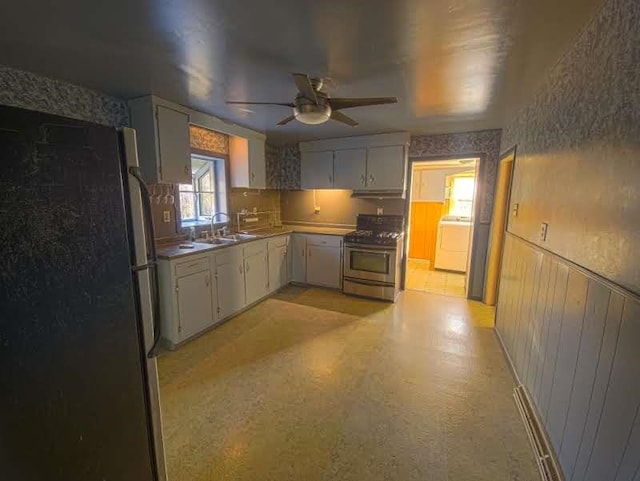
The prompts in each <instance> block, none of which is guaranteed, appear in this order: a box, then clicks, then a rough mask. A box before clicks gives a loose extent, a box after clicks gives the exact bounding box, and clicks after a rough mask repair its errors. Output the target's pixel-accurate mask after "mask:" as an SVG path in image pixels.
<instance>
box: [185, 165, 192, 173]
mask: <svg viewBox="0 0 640 481" xmlns="http://www.w3.org/2000/svg"><path fill="white" fill-rule="evenodd" d="M184 173H185V174H187V175H191V167H189V166H188V165H185V166H184Z"/></svg>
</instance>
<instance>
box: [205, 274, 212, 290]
mask: <svg viewBox="0 0 640 481" xmlns="http://www.w3.org/2000/svg"><path fill="white" fill-rule="evenodd" d="M204 283H205V285H206V286H207V287H209V284H210V283H211V281H210V280H209V276H205V278H204Z"/></svg>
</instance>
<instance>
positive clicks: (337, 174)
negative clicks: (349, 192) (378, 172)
mask: <svg viewBox="0 0 640 481" xmlns="http://www.w3.org/2000/svg"><path fill="white" fill-rule="evenodd" d="M333 176H334V178H333V188H334V189H353V190H358V189H364V188H365V187H366V184H367V149H348V150H336V151H335V152H334V155H333Z"/></svg>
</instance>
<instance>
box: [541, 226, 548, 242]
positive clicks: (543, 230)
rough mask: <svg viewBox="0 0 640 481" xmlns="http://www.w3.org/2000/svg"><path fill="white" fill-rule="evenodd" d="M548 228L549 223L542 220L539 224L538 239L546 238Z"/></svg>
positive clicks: (544, 239) (543, 239)
mask: <svg viewBox="0 0 640 481" xmlns="http://www.w3.org/2000/svg"><path fill="white" fill-rule="evenodd" d="M548 229H549V224H547V223H546V222H543V223H542V224H541V225H540V240H541V241H542V242H544V241H546V240H547V230H548Z"/></svg>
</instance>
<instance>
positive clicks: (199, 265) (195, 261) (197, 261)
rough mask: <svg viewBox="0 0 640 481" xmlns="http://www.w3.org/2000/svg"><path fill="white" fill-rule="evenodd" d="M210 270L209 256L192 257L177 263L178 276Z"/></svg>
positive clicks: (176, 271)
mask: <svg viewBox="0 0 640 481" xmlns="http://www.w3.org/2000/svg"><path fill="white" fill-rule="evenodd" d="M208 270H209V257H197V258H193V257H192V258H190V259H189V260H185V261H182V262H180V263H177V264H176V265H175V273H176V277H184V276H188V275H190V274H195V273H196V272H201V271H208Z"/></svg>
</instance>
